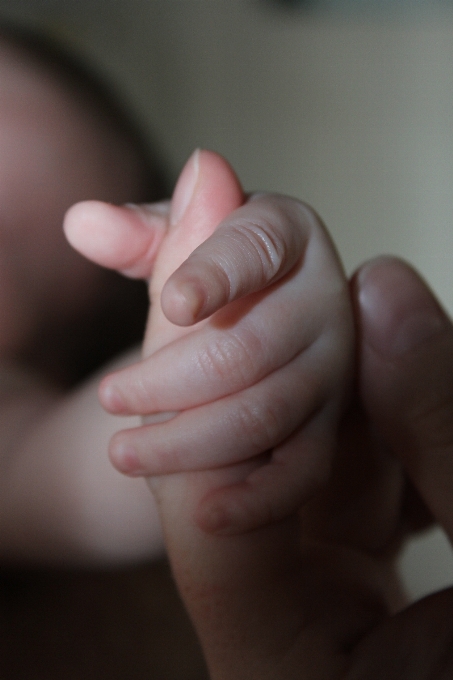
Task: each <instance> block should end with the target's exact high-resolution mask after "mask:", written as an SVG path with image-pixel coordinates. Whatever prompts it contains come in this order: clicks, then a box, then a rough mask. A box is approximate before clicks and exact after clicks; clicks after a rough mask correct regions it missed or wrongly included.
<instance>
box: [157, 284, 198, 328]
mask: <svg viewBox="0 0 453 680" xmlns="http://www.w3.org/2000/svg"><path fill="white" fill-rule="evenodd" d="M161 306H162V310H163V312H164V314H165V316H166V317H167V319H168V320H169V321H171V323H174V324H176V325H177V326H192V325H193V324H194V323H197V321H201V319H203V318H205V317H204V315H203V311H204V309H205V295H204V291H203V290H202V288H201V286H200V285H199V284H198V283H197V282H196V281H186V282H184V283H180V284H179V285H178V284H176V283H175V282H174V281H172V280H171V279H169V280H168V281H167V283H166V284H165V286H164V289H163V291H162V296H161Z"/></svg>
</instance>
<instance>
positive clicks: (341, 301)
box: [65, 151, 352, 533]
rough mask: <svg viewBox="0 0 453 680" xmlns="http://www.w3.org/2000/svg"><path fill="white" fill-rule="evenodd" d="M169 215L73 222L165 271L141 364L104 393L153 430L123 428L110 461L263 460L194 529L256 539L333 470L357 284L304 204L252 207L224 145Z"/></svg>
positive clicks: (156, 469)
mask: <svg viewBox="0 0 453 680" xmlns="http://www.w3.org/2000/svg"><path fill="white" fill-rule="evenodd" d="M160 210H161V214H160V215H159V214H158V215H156V214H155V211H154V213H150V212H145V211H142V212H139V211H138V210H132V211H129V212H128V211H127V210H126V209H124V208H123V209H116V208H113V207H111V206H102V205H98V204H91V205H87V204H81V205H79V206H75V207H74V208H73V209H72V210H71V211H70V212H69V213H68V216H67V218H66V223H65V229H66V234H67V236H68V238H69V240H70V242H71V243H72V244H73V245H75V246H76V247H77V248H78V249H79V250H81V251H82V252H83V253H84V254H85V255H87V256H88V257H91V258H93V259H95V260H96V261H97V262H101V263H102V264H104V265H108V266H112V267H113V266H116V267H117V268H119V269H121V270H123V271H127V272H128V273H133V274H137V273H138V274H139V275H140V276H144V275H148V276H149V275H150V274H151V272H152V274H153V275H152V278H151V286H150V295H151V301H152V305H151V315H150V321H149V325H148V330H147V334H146V339H145V343H144V348H143V354H144V357H145V358H144V361H143V362H142V363H141V364H138V365H136V366H133V367H131V368H129V369H126V370H124V371H122V372H119V373H117V374H115V375H112V376H110V377H108V378H107V379H105V380H104V381H103V383H102V385H101V388H100V397H101V401H102V403H103V405H104V407H105V408H107V409H108V410H109V411H111V412H113V413H123V414H132V413H135V414H141V415H143V416H147V418H146V419H145V422H146V421H147V422H148V424H146V425H144V426H143V427H141V428H137V429H134V430H129V431H123V432H120V433H118V434H117V435H116V436H115V437H114V438H113V440H112V442H111V446H110V456H111V460H112V461H113V463H114V465H115V466H116V467H117V468H118V469H119V470H120V471H122V472H125V473H128V474H132V475H145V476H151V475H152V476H156V475H159V476H160V475H166V474H168V473H174V472H179V471H182V470H185V471H190V470H204V469H212V468H218V467H223V466H228V465H232V464H238V463H241V462H244V461H250V463H249V464H248V465H247V466H246V467H245V468H244V470H243V472H244V474H243V476H242V477H241V478H240V479H237V480H235V483H234V484H232V485H231V484H221V485H217V487H216V488H213V489H211V490H210V491H209V493H208V494H207V495H205V497H204V498H203V499H200V501H201V502H200V504H199V507H198V509H197V521H198V522H199V524H200V525H201V526H202V527H203V528H204V529H205V530H208V531H215V532H223V533H229V532H241V531H247V530H251V529H253V528H255V527H257V526H260V525H262V524H266V523H268V522H271V521H275V520H277V519H280V518H282V517H285V516H287V515H288V514H290V513H291V512H292V511H294V509H295V508H296V507H298V505H299V504H300V503H301V502H302V501H303V500H304V499H306V498H307V497H309V496H310V495H311V493H312V492H313V490H314V489H316V488H318V487H319V485H320V484H321V483H322V482H323V481H324V480H325V478H326V476H327V475H328V472H329V466H330V458H331V451H332V442H333V440H334V437H335V431H336V427H337V423H338V419H339V417H340V414H341V411H342V408H343V404H344V400H345V396H346V394H347V391H348V387H349V381H350V376H351V361H352V321H351V310H350V305H349V297H348V291H347V284H346V280H345V278H344V275H343V272H342V270H341V266H340V264H339V262H338V259H337V256H336V254H335V251H334V249H333V247H332V245H331V242H330V240H329V238H328V236H327V235H326V232H325V230H324V228H323V227H322V225H321V224H320V222H319V220H318V219H317V217H316V216H315V215H314V214H313V213H312V212H311V211H310V210H309V209H308V208H307V207H306V206H304V205H303V204H301V203H299V202H297V201H292V200H290V199H282V198H280V197H277V196H266V195H256V196H252V197H250V198H249V199H248V200H247V201H246V202H245V203H244V196H243V193H242V190H241V188H240V185H239V183H238V181H237V179H236V177H235V175H234V173H233V171H232V170H231V168H230V167H229V166H228V165H227V163H226V162H225V161H224V160H223V159H222V158H221V157H219V156H217V155H216V154H213V153H211V152H205V151H203V152H200V153H196V154H195V155H194V156H193V157H192V158H191V159H190V160H189V162H188V163H187V165H186V166H185V168H184V170H183V172H182V175H181V178H180V180H179V182H178V185H177V187H176V190H175V194H174V197H173V201H172V204H171V209H170V212H169V215H168V216H167V217H166V216H165V212H164V209H163V207H162V206H161V207H160ZM109 216H111V219H110V221H111V223H112V225H113V238H109V237H108V234H107V233H106V231H107V230H106V224H107V219H109ZM140 220H141V221H142V224H141V226H140ZM297 223H299V224H301V227H300V228H299V229H295V228H294V227H293V224H297ZM164 224H166V226H164ZM274 225H277V226H274ZM164 233H165V234H166V236H165V238H164V239H162V236H163V234H164ZM103 243H105V245H104V246H103ZM200 244H202V245H200ZM198 246H200V247H198ZM158 248H159V250H158V255H157V258H156V259H154V255H155V253H156V251H157V249H158ZM206 317H208V318H206ZM169 319H171V321H173V322H175V323H178V324H180V325H178V326H177V325H175V323H170V321H169ZM200 319H201V321H200ZM203 319H204V320H203ZM151 414H153V416H152V421H151V422H150V421H149V416H150V415H151ZM169 414H172V415H175V414H177V415H176V417H174V418H172V419H171V420H168V418H169ZM163 418H164V419H165V422H159V421H162V419H163ZM219 487H220V488H219Z"/></svg>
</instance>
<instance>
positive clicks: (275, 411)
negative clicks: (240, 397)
mask: <svg viewBox="0 0 453 680" xmlns="http://www.w3.org/2000/svg"><path fill="white" fill-rule="evenodd" d="M287 412H288V409H287V407H285V406H284V404H283V402H282V401H279V400H263V401H261V402H259V403H248V402H243V403H242V404H241V406H240V408H239V410H238V412H237V421H238V422H237V426H236V428H237V430H238V432H239V434H241V433H242V435H243V436H244V437H246V438H247V440H248V443H249V444H250V446H251V447H252V448H253V450H254V453H255V454H257V453H262V452H263V451H266V450H267V449H269V448H272V447H274V446H275V445H276V444H277V443H278V441H279V439H280V438H281V436H282V432H283V431H284V430H285V426H286V421H287Z"/></svg>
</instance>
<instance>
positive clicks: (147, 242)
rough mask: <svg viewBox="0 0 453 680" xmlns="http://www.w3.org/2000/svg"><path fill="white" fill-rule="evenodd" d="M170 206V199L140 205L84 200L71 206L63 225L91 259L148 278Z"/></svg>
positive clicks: (69, 239) (164, 228)
mask: <svg viewBox="0 0 453 680" xmlns="http://www.w3.org/2000/svg"><path fill="white" fill-rule="evenodd" d="M169 210H170V203H169V201H164V202H162V203H154V204H144V205H140V206H138V205H126V206H115V205H111V204H109V203H102V202H101V201H83V202H81V203H76V204H75V205H73V206H72V208H70V209H69V210H68V212H67V213H66V216H65V219H64V224H63V228H64V231H65V234H66V238H67V239H68V241H69V243H70V244H71V245H72V247H73V248H75V249H76V250H78V251H79V252H80V253H82V255H84V256H85V257H87V258H88V259H89V260H92V261H93V262H96V263H97V264H100V265H102V266H103V267H108V268H109V269H116V270H118V271H120V272H121V273H123V274H125V275H126V276H131V277H133V278H139V279H147V278H149V276H150V275H151V271H152V268H153V264H154V260H155V257H156V255H157V251H158V250H159V246H160V244H161V242H162V240H163V238H164V236H165V233H166V230H167V224H168V215H169Z"/></svg>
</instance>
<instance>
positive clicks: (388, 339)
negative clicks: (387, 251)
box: [353, 257, 450, 360]
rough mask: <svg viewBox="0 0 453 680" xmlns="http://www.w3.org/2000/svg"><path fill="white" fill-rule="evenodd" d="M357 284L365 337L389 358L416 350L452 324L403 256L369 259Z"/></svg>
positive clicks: (369, 343)
mask: <svg viewBox="0 0 453 680" xmlns="http://www.w3.org/2000/svg"><path fill="white" fill-rule="evenodd" d="M353 285H354V289H355V290H354V296H355V304H356V306H357V307H358V321H359V333H360V336H361V341H362V343H363V344H366V345H368V346H369V347H371V348H372V349H373V350H374V351H375V352H376V353H377V354H378V355H380V356H381V357H383V358H385V359H390V360H392V359H393V360H394V359H397V358H398V357H402V356H404V355H407V354H408V353H410V352H411V351H416V350H417V348H419V347H421V346H422V345H424V344H425V343H428V342H429V341H430V340H432V339H433V338H435V336H437V335H439V334H440V333H442V332H443V331H445V330H446V329H447V328H448V327H449V326H450V322H449V320H448V317H447V316H446V314H445V312H444V311H443V310H442V308H441V306H440V305H439V303H438V302H437V300H436V298H435V297H434V295H433V294H432V293H431V291H430V290H429V288H428V286H427V285H426V283H425V282H424V281H423V279H422V278H421V277H420V276H419V275H418V274H417V273H416V272H415V270H414V269H412V267H410V266H409V265H408V264H407V263H405V262H403V261H402V260H399V259H397V258H392V257H381V258H377V259H376V260H373V261H371V262H369V263H366V264H365V265H363V267H362V268H361V269H360V270H359V271H358V272H357V274H356V276H355V281H354V284H353Z"/></svg>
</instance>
